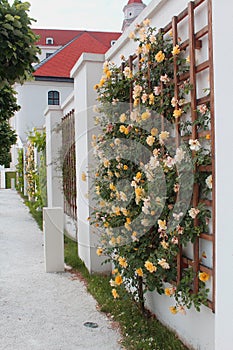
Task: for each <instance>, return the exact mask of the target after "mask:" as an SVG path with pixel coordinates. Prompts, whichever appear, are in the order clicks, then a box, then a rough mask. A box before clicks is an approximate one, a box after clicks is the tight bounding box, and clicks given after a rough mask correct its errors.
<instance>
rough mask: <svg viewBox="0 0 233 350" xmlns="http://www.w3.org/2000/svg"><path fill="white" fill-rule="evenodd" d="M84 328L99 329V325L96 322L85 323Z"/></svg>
mask: <svg viewBox="0 0 233 350" xmlns="http://www.w3.org/2000/svg"><path fill="white" fill-rule="evenodd" d="M84 326H85V327H88V328H98V327H99V326H98V324H97V323H95V322H85V323H84Z"/></svg>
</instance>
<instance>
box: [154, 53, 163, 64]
mask: <svg viewBox="0 0 233 350" xmlns="http://www.w3.org/2000/svg"><path fill="white" fill-rule="evenodd" d="M155 59H156V61H157V62H158V63H160V62H163V61H164V59H165V54H164V53H163V52H162V51H161V50H160V51H159V52H158V53H157V54H156V55H155Z"/></svg>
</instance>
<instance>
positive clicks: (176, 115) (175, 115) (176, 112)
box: [173, 108, 183, 118]
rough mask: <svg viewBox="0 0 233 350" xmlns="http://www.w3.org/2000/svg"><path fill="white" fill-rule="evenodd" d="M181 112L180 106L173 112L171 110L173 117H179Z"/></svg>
mask: <svg viewBox="0 0 233 350" xmlns="http://www.w3.org/2000/svg"><path fill="white" fill-rule="evenodd" d="M182 113H183V111H182V109H181V108H179V109H175V110H174V112H173V117H175V118H179V117H180V116H181V114H182Z"/></svg>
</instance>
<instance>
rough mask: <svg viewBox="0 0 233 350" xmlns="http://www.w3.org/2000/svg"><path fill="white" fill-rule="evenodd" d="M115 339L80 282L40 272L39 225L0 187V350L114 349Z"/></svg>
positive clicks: (16, 197) (116, 334)
mask: <svg viewBox="0 0 233 350" xmlns="http://www.w3.org/2000/svg"><path fill="white" fill-rule="evenodd" d="M85 322H95V323H97V324H98V328H95V329H92V328H87V327H85V326H84V323H85ZM119 340H120V334H119V332H118V331H117V330H116V329H113V328H112V324H111V321H110V320H109V319H108V318H107V317H106V316H105V315H104V314H102V313H100V312H99V311H98V310H97V309H96V301H95V300H94V298H93V297H92V296H91V295H90V294H88V292H87V291H86V288H85V286H84V284H83V282H81V281H79V280H76V279H72V275H71V274H70V273H68V272H65V273H46V272H45V266H44V250H43V234H42V232H41V230H40V229H39V228H38V226H37V224H36V222H35V221H34V219H33V218H32V217H31V215H30V214H29V211H28V208H27V207H26V206H25V205H24V204H23V201H22V199H21V198H20V196H19V195H18V194H17V192H16V191H14V190H0V349H1V350H79V349H80V350H84V349H93V350H94V349H98V350H119V349H121V346H120V345H119Z"/></svg>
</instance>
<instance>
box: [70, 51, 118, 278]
mask: <svg viewBox="0 0 233 350" xmlns="http://www.w3.org/2000/svg"><path fill="white" fill-rule="evenodd" d="M104 60H105V56H104V55H102V54H90V53H84V54H82V56H81V57H80V59H79V60H78V62H77V63H76V65H75V66H74V68H73V69H72V71H71V77H72V78H74V88H75V94H74V104H75V148H76V176H77V218H78V219H77V220H78V252H79V257H80V258H81V259H82V260H83V262H84V263H85V265H86V267H87V268H88V270H89V272H105V271H110V270H111V266H110V265H108V264H103V265H101V262H102V261H103V259H102V258H100V257H98V256H97V254H96V246H97V238H98V237H96V236H95V235H94V234H93V227H92V226H91V225H90V223H89V221H88V217H89V216H90V215H91V212H92V208H93V205H92V198H91V195H89V194H90V193H91V185H92V183H91V176H90V177H88V176H87V179H86V181H82V172H86V174H88V171H91V170H90V169H93V157H92V154H91V150H92V146H91V142H92V138H91V136H92V133H94V131H93V128H94V118H93V106H94V105H96V104H97V102H96V98H97V95H96V92H95V91H94V89H93V86H94V85H95V84H96V83H98V82H99V80H100V78H101V76H102V71H103V62H104ZM80 86H81V87H82V88H80Z"/></svg>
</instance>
